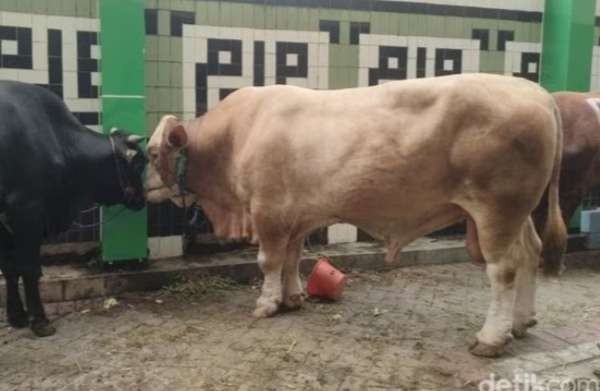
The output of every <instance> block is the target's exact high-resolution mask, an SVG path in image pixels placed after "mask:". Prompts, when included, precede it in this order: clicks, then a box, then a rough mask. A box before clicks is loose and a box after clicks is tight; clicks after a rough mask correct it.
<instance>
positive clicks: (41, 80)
mask: <svg viewBox="0 0 600 391" xmlns="http://www.w3.org/2000/svg"><path fill="white" fill-rule="evenodd" d="M16 80H19V81H22V82H25V83H32V84H47V83H48V73H47V72H45V71H34V70H29V69H18V70H17V78H16Z"/></svg>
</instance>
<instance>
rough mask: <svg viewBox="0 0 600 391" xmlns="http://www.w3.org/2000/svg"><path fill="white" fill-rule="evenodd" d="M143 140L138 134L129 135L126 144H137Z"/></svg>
mask: <svg viewBox="0 0 600 391" xmlns="http://www.w3.org/2000/svg"><path fill="white" fill-rule="evenodd" d="M144 139H145V137H144V136H140V135H139V134H130V135H129V136H127V144H138V143H139V142H140V141H142V140H144Z"/></svg>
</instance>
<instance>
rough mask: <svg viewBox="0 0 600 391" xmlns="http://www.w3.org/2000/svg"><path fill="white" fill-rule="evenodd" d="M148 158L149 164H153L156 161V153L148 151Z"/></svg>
mask: <svg viewBox="0 0 600 391" xmlns="http://www.w3.org/2000/svg"><path fill="white" fill-rule="evenodd" d="M148 158H149V159H150V161H151V162H155V161H156V160H157V159H158V152H157V151H155V150H151V151H148Z"/></svg>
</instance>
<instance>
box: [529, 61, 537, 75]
mask: <svg viewBox="0 0 600 391" xmlns="http://www.w3.org/2000/svg"><path fill="white" fill-rule="evenodd" d="M527 72H529V73H536V72H537V64H536V63H529V64H527Z"/></svg>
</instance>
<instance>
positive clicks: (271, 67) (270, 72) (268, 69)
mask: <svg viewBox="0 0 600 391" xmlns="http://www.w3.org/2000/svg"><path fill="white" fill-rule="evenodd" d="M275 66H276V58H275V55H274V54H267V55H265V77H275Z"/></svg>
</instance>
